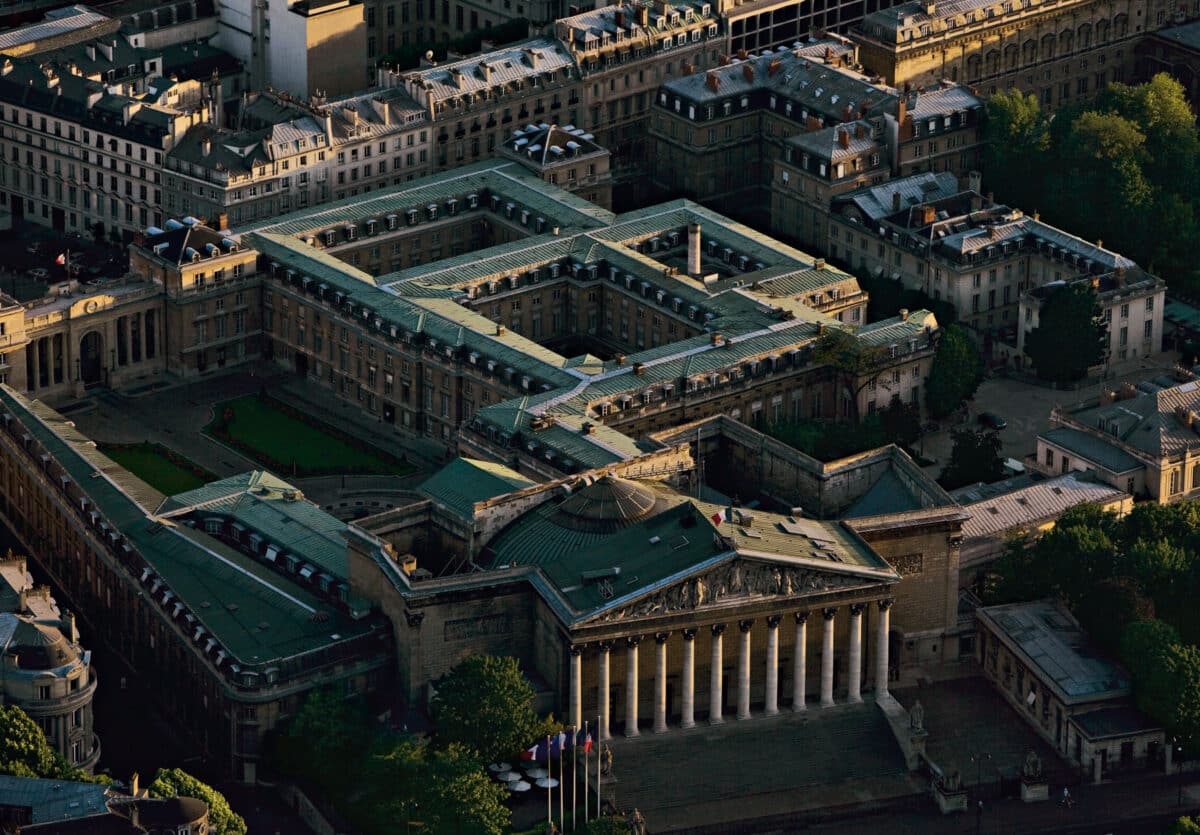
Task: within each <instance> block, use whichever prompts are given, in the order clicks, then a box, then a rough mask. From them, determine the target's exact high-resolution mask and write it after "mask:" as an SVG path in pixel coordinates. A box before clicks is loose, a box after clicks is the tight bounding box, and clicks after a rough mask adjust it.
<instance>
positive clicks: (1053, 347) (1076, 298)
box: [1025, 282, 1104, 383]
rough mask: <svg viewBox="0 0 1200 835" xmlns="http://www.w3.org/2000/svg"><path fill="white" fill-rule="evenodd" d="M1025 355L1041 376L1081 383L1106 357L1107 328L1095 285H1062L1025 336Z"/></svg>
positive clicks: (1081, 283)
mask: <svg viewBox="0 0 1200 835" xmlns="http://www.w3.org/2000/svg"><path fill="white" fill-rule="evenodd" d="M1025 353H1026V354H1027V355H1028V356H1029V359H1030V360H1031V361H1032V362H1033V365H1034V367H1035V368H1036V369H1037V374H1038V377H1040V378H1042V379H1043V380H1051V381H1054V382H1057V383H1066V382H1071V381H1073V380H1078V379H1080V378H1081V377H1083V376H1084V375H1085V374H1087V370H1088V369H1089V368H1090V367H1092V366H1093V365H1095V364H1096V363H1098V362H1100V360H1101V359H1103V358H1104V325H1103V319H1101V313H1100V307H1099V305H1098V304H1097V303H1096V295H1095V293H1094V292H1093V290H1092V286H1091V285H1090V284H1087V283H1086V282H1077V283H1074V284H1066V285H1061V286H1059V287H1057V288H1055V289H1054V290H1052V291H1051V293H1050V295H1049V296H1048V297H1047V298H1046V300H1045V301H1044V302H1043V303H1042V307H1041V310H1040V311H1039V313H1038V326H1037V327H1036V328H1034V329H1033V331H1031V332H1030V333H1028V334H1027V335H1026V336H1025Z"/></svg>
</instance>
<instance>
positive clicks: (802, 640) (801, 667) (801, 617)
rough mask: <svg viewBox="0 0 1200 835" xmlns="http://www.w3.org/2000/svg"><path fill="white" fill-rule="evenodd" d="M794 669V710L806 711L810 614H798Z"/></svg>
mask: <svg viewBox="0 0 1200 835" xmlns="http://www.w3.org/2000/svg"><path fill="white" fill-rule="evenodd" d="M792 660H793V668H792V710H794V711H801V710H804V708H805V704H804V699H805V692H804V691H805V689H806V688H807V687H808V612H796V654H795V658H794V659H792Z"/></svg>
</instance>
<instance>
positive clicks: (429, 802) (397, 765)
mask: <svg viewBox="0 0 1200 835" xmlns="http://www.w3.org/2000/svg"><path fill="white" fill-rule="evenodd" d="M362 786H363V788H362V792H363V794H362V797H361V798H360V802H359V803H358V804H356V806H357V807H358V809H357V811H356V813H355V817H356V818H357V822H358V823H359V824H360V825H361V826H362V827H363V828H364V829H365V830H367V831H368V832H372V833H376V832H377V833H380V835H383V833H393V832H398V831H405V825H406V824H407V823H409V822H420V823H421V824H422V825H423V826H422V828H421V830H420V831H422V832H429V833H447V835H449V833H456V835H457V833H462V832H472V833H474V832H478V833H482V834H483V835H501V833H503V832H505V831H506V830H507V827H508V823H509V817H510V815H509V811H508V808H507V806H506V805H505V800H506V799H507V792H506V791H505V789H504V787H503V786H501V785H500V784H499V783H497V782H496V781H494V780H491V779H489V778H488V776H487V772H485V771H484V769H483V764H482V761H481V760H480V759H479V755H478V754H477V753H476V752H475V751H473V750H472V749H469V748H467V747H465V746H463V745H459V744H458V743H452V744H450V745H449V746H447V747H446V748H444V749H432V748H430V747H429V746H427V745H423V744H420V743H417V742H415V741H413V740H411V739H399V740H393V741H391V742H389V743H387V744H385V745H384V746H383V747H382V749H381V750H379V751H377V752H376V753H375V754H374V755H373V756H372V757H371V758H370V759H369V761H368V763H367V765H366V767H365V770H364V775H363V781H362Z"/></svg>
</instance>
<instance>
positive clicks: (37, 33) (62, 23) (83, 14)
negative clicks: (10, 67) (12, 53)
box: [0, 5, 117, 52]
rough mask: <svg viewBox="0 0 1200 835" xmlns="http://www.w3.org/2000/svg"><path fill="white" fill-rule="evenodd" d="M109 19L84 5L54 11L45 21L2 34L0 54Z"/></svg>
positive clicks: (47, 14)
mask: <svg viewBox="0 0 1200 835" xmlns="http://www.w3.org/2000/svg"><path fill="white" fill-rule="evenodd" d="M108 19H109V18H108V16H107V15H102V14H100V13H99V12H96V11H93V10H92V9H90V8H88V7H87V6H82V5H75V6H67V7H66V8H64V9H52V10H51V11H48V12H46V16H45V18H44V19H42V20H39V21H37V22H36V23H30V24H28V25H26V26H17V27H15V28H13V29H9V30H8V31H6V32H0V52H7V51H8V50H10V49H14V48H16V47H20V46H25V45H27V44H35V43H37V42H38V41H45V40H50V39H56V38H62V37H63V36H64V35H69V34H72V33H75V32H79V31H80V30H83V29H87V28H89V27H92V26H96V25H97V24H100V23H104V22H105V21H106V20H108ZM116 28H117V24H115V23H114V25H113V29H114V30H115V29H116Z"/></svg>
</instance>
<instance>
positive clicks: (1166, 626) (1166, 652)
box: [984, 502, 1200, 750]
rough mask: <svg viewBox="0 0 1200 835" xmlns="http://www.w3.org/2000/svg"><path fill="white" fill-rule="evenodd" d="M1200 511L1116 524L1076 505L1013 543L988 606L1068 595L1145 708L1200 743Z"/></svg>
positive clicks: (1147, 510)
mask: <svg viewBox="0 0 1200 835" xmlns="http://www.w3.org/2000/svg"><path fill="white" fill-rule="evenodd" d="M1198 554H1200V506H1198V505H1197V504H1196V503H1195V502H1180V503H1178V504H1172V505H1156V504H1142V505H1138V506H1137V507H1135V508H1134V509H1133V510H1132V511H1131V512H1130V513H1129V514H1127V515H1126V516H1124V517H1122V518H1120V519H1118V518H1117V517H1116V516H1115V515H1114V514H1111V513H1108V512H1105V511H1104V510H1102V509H1101V508H1100V507H1098V506H1096V505H1077V506H1075V507H1073V508H1071V509H1069V510H1068V511H1066V512H1065V513H1064V514H1062V516H1060V517H1059V519H1058V521H1057V522H1056V524H1055V526H1054V528H1052V529H1051V530H1050V531H1048V532H1046V533H1045V534H1043V535H1042V536H1041V537H1040V538H1039V539H1037V540H1036V541H1029V540H1014V541H1013V542H1012V543H1010V546H1009V548H1008V549H1007V551H1006V552H1005V554H1004V556H1003V557H1002V558H1001V559H1000V560H998V561H997V562H996V564H995V565H994V566H993V569H992V574H991V576H990V577H989V578H988V581H987V583H986V584H985V588H984V601H985V603H988V604H993V603H1004V602H1012V601H1014V600H1032V599H1036V598H1039V597H1045V596H1048V595H1054V596H1059V597H1061V598H1062V599H1063V600H1064V601H1065V602H1066V603H1067V605H1068V606H1070V608H1071V609H1072V611H1073V612H1074V614H1075V615H1076V617H1078V618H1079V621H1080V623H1081V624H1082V625H1083V626H1084V628H1085V629H1086V630H1087V631H1088V633H1089V634H1090V635H1091V636H1092V638H1093V639H1095V640H1096V642H1097V643H1098V644H1100V645H1101V647H1103V648H1105V649H1107V650H1108V651H1109V652H1111V653H1114V654H1116V655H1118V656H1119V657H1120V658H1121V659H1123V660H1124V661H1125V663H1126V665H1127V666H1128V667H1129V671H1130V673H1131V674H1132V676H1133V683H1134V697H1135V699H1136V700H1137V703H1138V705H1139V707H1141V709H1142V710H1143V711H1145V712H1146V713H1147V714H1149V715H1150V716H1151V717H1153V718H1154V719H1155V720H1156V721H1158V722H1161V723H1162V724H1163V726H1164V727H1165V728H1167V730H1168V732H1169V733H1171V734H1173V735H1176V736H1178V737H1179V738H1180V739H1181V740H1183V741H1184V744H1185V745H1186V746H1187V747H1189V748H1191V749H1192V750H1196V747H1195V746H1196V745H1197V744H1200V648H1198V647H1197V646H1196V644H1197V640H1198V639H1200V615H1197V613H1196V608H1197V607H1196V605H1195V600H1196V596H1197V594H1198V593H1200V559H1197V555H1198Z"/></svg>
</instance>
